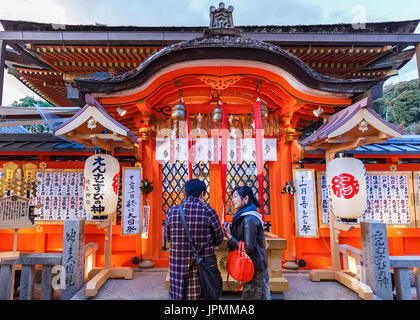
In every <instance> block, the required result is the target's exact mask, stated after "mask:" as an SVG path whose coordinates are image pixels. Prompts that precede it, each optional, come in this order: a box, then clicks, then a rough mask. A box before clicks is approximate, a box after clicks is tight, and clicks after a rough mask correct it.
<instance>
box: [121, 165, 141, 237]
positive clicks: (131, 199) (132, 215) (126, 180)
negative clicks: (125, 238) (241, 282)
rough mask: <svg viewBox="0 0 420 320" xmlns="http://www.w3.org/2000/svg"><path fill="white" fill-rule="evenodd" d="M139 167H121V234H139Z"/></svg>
mask: <svg viewBox="0 0 420 320" xmlns="http://www.w3.org/2000/svg"><path fill="white" fill-rule="evenodd" d="M141 176H142V169H141V167H129V168H123V212H122V216H121V234H122V235H139V234H141V226H140V221H141V211H140V209H141V191H140V183H141Z"/></svg>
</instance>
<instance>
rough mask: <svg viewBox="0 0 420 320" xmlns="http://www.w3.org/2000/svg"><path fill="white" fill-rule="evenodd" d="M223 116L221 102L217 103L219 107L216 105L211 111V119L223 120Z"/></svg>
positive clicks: (215, 120) (214, 120)
mask: <svg viewBox="0 0 420 320" xmlns="http://www.w3.org/2000/svg"><path fill="white" fill-rule="evenodd" d="M222 118H223V110H222V108H220V104H217V107H215V108H214V109H213V111H212V113H211V119H212V120H213V122H222Z"/></svg>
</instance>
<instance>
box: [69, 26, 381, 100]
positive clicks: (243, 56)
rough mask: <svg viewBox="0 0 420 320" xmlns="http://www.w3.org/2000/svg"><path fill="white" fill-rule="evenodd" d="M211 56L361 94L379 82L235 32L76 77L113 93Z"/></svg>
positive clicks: (86, 86) (85, 85)
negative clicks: (333, 71)
mask: <svg viewBox="0 0 420 320" xmlns="http://www.w3.org/2000/svg"><path fill="white" fill-rule="evenodd" d="M208 59H234V60H252V61H258V62H263V63H267V64H271V65H274V66H277V67H280V68H282V69H284V70H285V71H287V72H288V73H290V74H292V75H293V76H295V77H296V78H297V79H299V81H300V82H302V83H304V84H306V85H308V86H309V87H311V88H313V89H317V90H322V91H327V92H336V93H350V94H360V93H364V92H366V91H367V90H369V89H370V88H371V87H372V86H374V85H375V84H376V82H375V81H373V80H368V79H338V78H333V77H328V76H323V75H320V74H318V73H317V72H316V71H314V70H313V69H312V68H310V67H308V66H307V65H306V64H305V63H304V62H303V61H302V60H301V59H299V58H298V57H297V56H295V55H294V54H292V53H290V52H288V51H286V50H284V49H282V48H280V47H278V46H275V45H272V44H269V43H266V42H263V41H259V40H255V39H247V38H244V37H241V36H234V35H226V34H221V35H212V36H206V37H202V38H197V39H194V40H190V41H184V42H180V43H177V44H173V45H171V46H168V47H165V48H163V49H162V50H160V51H158V52H156V53H154V54H153V55H151V56H150V57H149V58H147V59H146V60H145V61H144V62H143V63H142V64H141V65H139V66H138V67H136V68H135V69H133V70H131V71H128V72H125V73H123V74H121V75H119V76H115V77H109V78H106V79H103V78H99V79H95V78H90V79H85V78H83V79H80V78H79V79H75V81H76V83H77V86H78V88H79V89H80V91H81V92H104V93H113V92H117V91H124V90H128V89H132V88H135V87H138V86H140V85H142V84H143V83H144V82H146V81H147V80H148V79H149V78H150V77H151V76H152V75H154V74H155V73H156V72H158V71H159V70H161V69H163V68H165V67H167V66H169V65H172V64H175V63H180V62H186V61H193V60H208Z"/></svg>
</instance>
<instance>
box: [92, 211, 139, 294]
mask: <svg viewBox="0 0 420 320" xmlns="http://www.w3.org/2000/svg"><path fill="white" fill-rule="evenodd" d="M97 227H98V228H105V249H104V253H105V263H104V268H103V269H100V268H95V269H93V270H91V272H90V273H89V279H91V280H89V282H88V283H87V284H86V293H85V295H86V297H93V296H96V294H97V293H98V290H99V289H100V288H101V287H102V285H104V284H105V282H106V281H107V280H108V279H128V280H130V279H133V269H131V268H130V267H119V268H114V267H112V265H111V257H112V217H111V216H110V217H108V219H107V220H105V221H103V222H102V223H99V224H98V225H97Z"/></svg>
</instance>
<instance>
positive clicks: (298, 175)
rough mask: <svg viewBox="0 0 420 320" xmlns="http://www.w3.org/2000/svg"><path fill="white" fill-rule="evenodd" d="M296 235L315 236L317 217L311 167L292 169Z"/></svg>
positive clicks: (313, 178) (316, 235) (316, 233)
mask: <svg viewBox="0 0 420 320" xmlns="http://www.w3.org/2000/svg"><path fill="white" fill-rule="evenodd" d="M293 182H294V186H295V189H296V192H295V196H294V198H295V219H296V221H295V224H296V237H305V238H317V237H318V218H317V210H316V197H315V173H314V170H313V169H293Z"/></svg>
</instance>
